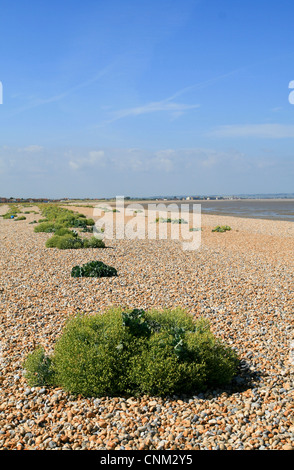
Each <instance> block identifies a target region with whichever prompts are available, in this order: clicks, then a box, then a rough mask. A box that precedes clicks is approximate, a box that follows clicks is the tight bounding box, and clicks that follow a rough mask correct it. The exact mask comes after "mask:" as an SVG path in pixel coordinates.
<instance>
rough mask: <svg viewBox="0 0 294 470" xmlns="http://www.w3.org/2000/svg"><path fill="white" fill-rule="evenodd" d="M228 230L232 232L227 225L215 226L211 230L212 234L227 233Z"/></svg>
mask: <svg viewBox="0 0 294 470" xmlns="http://www.w3.org/2000/svg"><path fill="white" fill-rule="evenodd" d="M229 230H232V229H231V227H229V225H221V226H220V225H217V226H216V227H215V228H214V229H213V230H212V232H227V231H229Z"/></svg>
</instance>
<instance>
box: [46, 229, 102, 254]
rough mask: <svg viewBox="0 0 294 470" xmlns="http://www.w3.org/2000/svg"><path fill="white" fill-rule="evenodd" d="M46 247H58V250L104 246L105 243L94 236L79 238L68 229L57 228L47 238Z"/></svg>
mask: <svg viewBox="0 0 294 470" xmlns="http://www.w3.org/2000/svg"><path fill="white" fill-rule="evenodd" d="M45 246H46V248H59V249H60V250H73V249H78V248H105V243H104V241H103V240H100V239H98V238H96V237H91V238H84V239H82V238H80V237H79V236H78V234H77V233H76V232H73V231H72V230H68V229H64V228H62V229H59V230H57V231H56V233H55V234H54V235H53V237H51V238H48V240H47V241H46V244H45Z"/></svg>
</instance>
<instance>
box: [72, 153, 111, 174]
mask: <svg viewBox="0 0 294 470" xmlns="http://www.w3.org/2000/svg"><path fill="white" fill-rule="evenodd" d="M68 164H69V166H70V168H71V169H72V170H80V169H82V168H85V167H89V166H90V167H92V166H96V165H97V166H105V164H106V158H105V153H104V151H103V150H91V151H90V152H89V153H88V155H87V156H86V157H82V158H76V159H72V160H70V161H69V163H68Z"/></svg>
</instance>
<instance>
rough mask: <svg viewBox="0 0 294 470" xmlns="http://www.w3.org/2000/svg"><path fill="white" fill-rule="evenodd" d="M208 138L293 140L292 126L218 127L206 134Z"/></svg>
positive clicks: (253, 125)
mask: <svg viewBox="0 0 294 470" xmlns="http://www.w3.org/2000/svg"><path fill="white" fill-rule="evenodd" d="M208 136H210V137H232V138H235V137H256V138H260V139H264V138H266V139H287V138H290V139H292V138H294V125H286V124H244V125H237V124H236V125H235V124H233V125H227V126H219V127H217V128H216V129H214V130H212V131H211V132H209V133H208Z"/></svg>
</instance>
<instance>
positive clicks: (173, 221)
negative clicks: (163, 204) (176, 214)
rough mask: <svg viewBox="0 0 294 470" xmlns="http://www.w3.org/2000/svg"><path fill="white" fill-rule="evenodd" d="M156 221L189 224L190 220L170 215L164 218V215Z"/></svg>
mask: <svg viewBox="0 0 294 470" xmlns="http://www.w3.org/2000/svg"><path fill="white" fill-rule="evenodd" d="M155 222H161V223H170V224H187V223H188V222H187V221H186V220H185V219H171V218H170V217H169V218H167V219H164V218H163V217H157V218H156V219H155Z"/></svg>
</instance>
